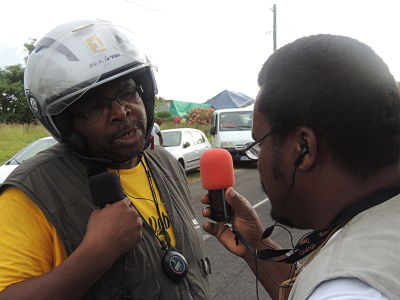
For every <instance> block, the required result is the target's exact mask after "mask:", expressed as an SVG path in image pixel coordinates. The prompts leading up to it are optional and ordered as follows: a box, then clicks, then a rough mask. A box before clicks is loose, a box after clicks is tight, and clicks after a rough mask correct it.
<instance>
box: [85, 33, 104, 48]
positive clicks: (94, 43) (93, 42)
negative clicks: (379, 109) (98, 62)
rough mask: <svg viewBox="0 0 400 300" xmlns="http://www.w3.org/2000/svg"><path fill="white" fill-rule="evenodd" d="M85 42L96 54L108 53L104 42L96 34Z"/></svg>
mask: <svg viewBox="0 0 400 300" xmlns="http://www.w3.org/2000/svg"><path fill="white" fill-rule="evenodd" d="M85 41H86V43H87V44H88V46H89V48H90V49H91V50H92V51H93V52H94V53H99V52H104V51H107V49H106V48H105V47H104V43H103V41H102V40H101V39H100V38H99V37H98V36H97V35H96V34H94V35H92V36H90V37H88V38H87V39H86V40H85Z"/></svg>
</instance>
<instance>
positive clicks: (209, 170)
mask: <svg viewBox="0 0 400 300" xmlns="http://www.w3.org/2000/svg"><path fill="white" fill-rule="evenodd" d="M200 176H201V182H202V184H203V188H204V189H205V190H208V197H209V200H210V208H211V219H212V220H214V221H216V222H220V221H229V220H230V205H229V204H227V203H226V201H225V190H226V189H227V188H228V187H231V186H233V185H234V184H235V177H234V171H233V161H232V156H231V154H230V153H229V152H228V151H226V150H225V149H210V150H207V151H206V152H204V154H203V155H202V156H201V158H200Z"/></svg>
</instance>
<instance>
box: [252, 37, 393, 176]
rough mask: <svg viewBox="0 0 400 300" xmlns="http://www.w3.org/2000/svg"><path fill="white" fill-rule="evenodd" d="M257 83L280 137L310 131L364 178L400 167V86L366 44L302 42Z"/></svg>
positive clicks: (268, 65) (275, 59)
mask: <svg viewBox="0 0 400 300" xmlns="http://www.w3.org/2000/svg"><path fill="white" fill-rule="evenodd" d="M258 84H259V86H260V87H261V88H262V89H261V92H260V95H259V96H258V98H259V99H258V107H259V110H260V112H261V113H263V114H264V115H265V117H266V119H267V120H268V122H269V123H270V125H271V127H272V128H277V129H278V130H277V136H278V137H279V136H280V138H281V139H282V138H283V139H284V138H285V137H286V136H287V135H288V134H289V133H290V132H292V130H294V129H295V128H296V127H299V126H306V127H309V128H311V129H312V130H314V132H315V133H316V136H317V138H318V140H319V142H320V143H324V144H325V145H326V146H327V148H328V149H329V151H330V153H331V155H332V157H333V158H334V159H335V160H336V161H337V162H338V163H340V164H341V165H342V166H343V167H344V168H345V169H347V170H348V171H350V172H351V173H352V174H355V175H358V176H361V177H368V176H369V175H371V174H373V173H374V172H376V171H378V170H380V169H382V168H384V167H387V166H389V165H392V164H395V163H398V162H399V154H400V95H399V88H398V86H397V84H396V81H395V80H394V78H393V76H392V74H391V73H390V71H389V69H388V67H387V65H386V64H385V63H384V62H383V60H382V59H381V58H380V57H379V56H378V55H377V54H376V53H375V52H374V51H373V50H372V49H371V48H370V47H369V46H367V45H365V44H363V43H361V42H359V41H357V40H355V39H352V38H349V37H344V36H335V35H328V34H320V35H315V36H309V37H304V38H301V39H298V40H296V41H294V42H293V43H291V44H288V45H286V46H284V47H282V48H280V49H278V50H277V51H276V52H275V53H274V54H273V55H272V56H271V57H270V58H269V59H268V60H267V61H266V62H265V64H264V65H263V67H262V69H261V71H260V73H259V77H258Z"/></svg>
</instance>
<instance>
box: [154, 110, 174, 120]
mask: <svg viewBox="0 0 400 300" xmlns="http://www.w3.org/2000/svg"><path fill="white" fill-rule="evenodd" d="M156 118H158V119H161V121H162V122H169V121H172V118H173V116H172V114H171V112H169V111H166V110H164V111H160V112H158V113H156Z"/></svg>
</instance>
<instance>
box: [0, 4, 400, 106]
mask: <svg viewBox="0 0 400 300" xmlns="http://www.w3.org/2000/svg"><path fill="white" fill-rule="evenodd" d="M274 3H276V5H277V41H278V48H279V47H281V46H283V45H285V44H287V43H289V42H292V41H294V40H295V39H297V38H299V37H303V36H307V35H311V34H317V33H330V34H340V35H346V36H350V37H353V38H356V39H358V40H360V41H362V42H364V43H366V44H368V45H369V46H371V47H372V48H373V49H374V50H375V51H376V53H377V54H378V55H380V56H381V57H382V58H383V60H384V61H385V62H386V64H387V65H388V66H389V68H390V70H391V72H392V73H393V75H394V76H395V78H396V80H397V81H400V35H399V32H400V17H399V12H400V9H399V8H400V4H398V3H399V1H397V0H390V1H389V0H380V1H370V0H364V1H361V0H360V1H359V0H335V1H324V0H304V1H300V0H297V1H296V0H286V1H284V0H281V1H278V0H276V1H270V0H263V1H261V0H201V1H194V0H146V1H145V0H132V1H130V0H109V1H104V0H68V1H58V0H51V1H48V0H34V1H31V0H12V1H9V0H6V1H2V12H3V13H2V16H1V18H0V28H1V31H0V67H4V66H6V65H12V64H16V63H23V57H24V56H26V53H25V52H24V47H23V44H24V42H27V41H29V38H36V39H39V38H41V37H42V36H43V35H45V34H46V33H47V32H48V31H50V30H51V29H52V28H53V27H55V26H57V25H59V24H61V23H64V22H67V21H72V20H77V19H87V18H95V19H105V20H109V21H113V22H114V23H117V24H120V25H122V26H124V27H126V28H127V29H129V30H131V31H133V32H135V33H136V34H138V35H139V36H141V37H142V38H143V39H145V41H146V46H147V49H148V50H147V53H148V55H149V57H150V59H151V60H152V62H153V63H154V64H155V65H156V66H157V67H158V72H156V79H157V84H158V88H159V94H158V95H159V96H162V97H164V98H166V99H173V100H182V101H192V102H205V101H206V100H208V99H210V98H212V97H213V96H215V95H216V94H218V93H220V92H221V91H223V90H232V91H237V92H242V93H244V94H246V95H248V96H250V97H253V98H254V97H255V96H256V94H257V91H258V87H257V75H258V72H259V70H260V68H261V66H262V64H263V63H264V61H265V60H266V59H267V58H268V56H269V55H271V54H272V48H273V42H272V38H273V35H272V20H273V18H272V11H271V8H272V6H273V4H274Z"/></svg>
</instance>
